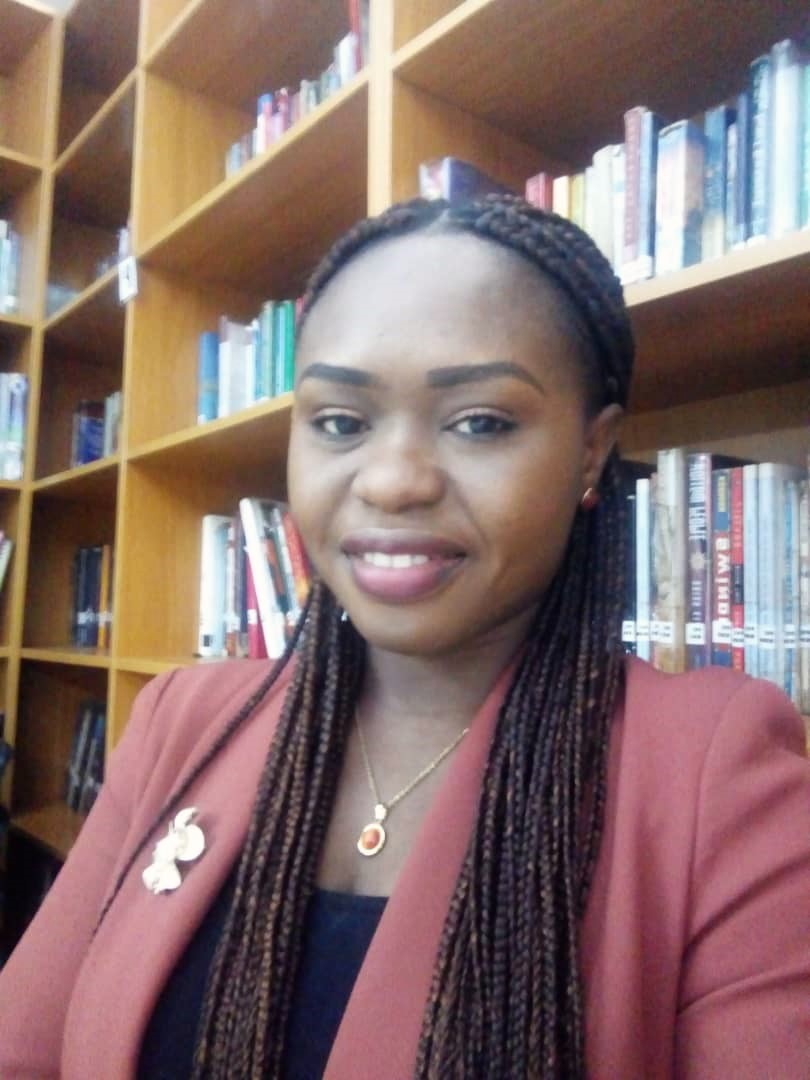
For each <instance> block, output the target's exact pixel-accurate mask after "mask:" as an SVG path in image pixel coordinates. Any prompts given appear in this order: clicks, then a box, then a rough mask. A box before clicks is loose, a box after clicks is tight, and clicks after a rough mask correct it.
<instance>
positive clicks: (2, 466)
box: [0, 371, 28, 480]
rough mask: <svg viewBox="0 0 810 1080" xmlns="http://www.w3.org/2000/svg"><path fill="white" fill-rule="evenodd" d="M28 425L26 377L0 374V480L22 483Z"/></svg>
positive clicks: (18, 373) (14, 374) (14, 372)
mask: <svg viewBox="0 0 810 1080" xmlns="http://www.w3.org/2000/svg"><path fill="white" fill-rule="evenodd" d="M27 422H28V376H27V375H23V374H22V372H19V371H10V372H8V371H5V372H2V373H0V479H2V480H22V477H23V469H24V466H25V435H26V427H27Z"/></svg>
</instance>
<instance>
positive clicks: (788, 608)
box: [782, 479, 801, 706]
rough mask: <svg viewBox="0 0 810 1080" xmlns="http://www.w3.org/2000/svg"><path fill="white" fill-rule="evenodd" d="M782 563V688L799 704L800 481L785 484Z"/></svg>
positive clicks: (791, 480)
mask: <svg viewBox="0 0 810 1080" xmlns="http://www.w3.org/2000/svg"><path fill="white" fill-rule="evenodd" d="M784 524H785V532H784V564H783V571H782V620H783V623H782V638H783V642H784V650H785V661H784V680H783V683H782V686H783V689H784V691H785V693H786V694H787V696H788V697H789V698H790V699H791V701H792V702H793V703H794V705H797V706H798V705H799V703H800V700H801V693H800V690H799V649H798V646H799V482H798V480H795V479H789V480H788V481H787V482H786V484H785V523H784Z"/></svg>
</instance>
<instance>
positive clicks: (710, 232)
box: [701, 104, 736, 260]
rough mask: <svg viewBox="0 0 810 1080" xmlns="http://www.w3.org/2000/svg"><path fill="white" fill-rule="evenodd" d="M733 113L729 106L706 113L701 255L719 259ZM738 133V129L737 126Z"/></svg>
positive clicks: (722, 246)
mask: <svg viewBox="0 0 810 1080" xmlns="http://www.w3.org/2000/svg"><path fill="white" fill-rule="evenodd" d="M733 117H734V114H733V112H732V110H731V109H730V108H729V107H728V105H725V104H723V105H717V106H715V107H714V108H712V109H707V110H706V112H705V113H704V116H703V137H704V144H705V161H704V169H703V235H702V237H701V258H702V259H704V260H706V259H717V258H719V257H720V256H721V255H722V254H723V253H724V252H725V250H726V193H727V188H728V184H727V173H726V168H727V143H728V129H729V125H730V124H731V123H732V121H733ZM735 134H736V129H735Z"/></svg>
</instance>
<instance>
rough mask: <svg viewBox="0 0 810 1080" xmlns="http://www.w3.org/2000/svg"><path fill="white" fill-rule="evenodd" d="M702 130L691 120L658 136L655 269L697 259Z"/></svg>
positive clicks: (663, 270)
mask: <svg viewBox="0 0 810 1080" xmlns="http://www.w3.org/2000/svg"><path fill="white" fill-rule="evenodd" d="M703 167H704V139H703V132H702V131H701V130H700V128H699V127H698V126H697V125H696V124H695V123H693V122H692V121H691V120H679V121H677V122H676V123H674V124H669V125H668V126H667V127H665V128H662V129H661V131H660V133H659V136H658V171H657V176H656V203H655V273H656V274H666V273H669V272H671V271H673V270H682V269H683V268H684V267H687V266H692V265H693V264H694V263H697V262H700V257H701V242H702V230H703Z"/></svg>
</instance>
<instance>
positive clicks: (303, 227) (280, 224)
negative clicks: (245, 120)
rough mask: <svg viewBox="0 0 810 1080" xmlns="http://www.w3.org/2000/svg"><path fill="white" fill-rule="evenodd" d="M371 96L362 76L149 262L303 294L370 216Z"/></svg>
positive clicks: (154, 247)
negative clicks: (345, 236)
mask: <svg viewBox="0 0 810 1080" xmlns="http://www.w3.org/2000/svg"><path fill="white" fill-rule="evenodd" d="M366 91H367V80H366V78H365V76H363V75H360V76H358V78H357V79H356V80H355V81H354V82H353V83H352V84H351V85H350V86H348V87H346V88H345V89H344V90H342V91H340V92H339V93H337V94H335V95H334V96H333V97H332V98H330V99H329V101H327V102H326V103H324V104H323V105H321V106H320V108H319V109H318V110H317V111H316V112H314V113H312V114H311V115H310V116H308V117H306V118H305V119H304V120H302V121H300V122H299V123H298V124H296V125H295V127H294V128H292V129H291V130H290V131H289V132H287V134H286V135H285V136H284V137H283V139H281V140H279V141H278V142H277V143H275V144H274V146H273V147H271V149H270V150H269V151H268V152H267V153H266V154H265V155H262V156H261V157H259V158H255V159H254V160H253V161H252V162H251V163H250V164H248V165H246V166H245V168H244V169H242V170H241V172H240V173H239V174H238V175H237V176H235V177H233V178H232V179H230V180H227V181H225V182H223V184H222V185H221V186H220V187H218V188H216V189H215V190H214V191H212V192H211V193H210V195H209V196H207V197H206V198H205V199H202V200H200V202H198V203H197V204H196V205H195V206H193V207H192V208H191V209H190V210H189V211H187V213H186V214H184V215H183V216H182V217H181V218H180V219H179V220H178V221H177V222H176V223H175V224H174V225H173V226H172V227H171V228H170V229H168V230H167V231H166V232H165V233H164V234H163V235H162V236H160V237H158V238H156V239H155V240H154V241H153V242H152V243H151V244H149V245H148V246H147V247H146V249H145V250H144V251H143V254H142V257H143V259H144V261H145V262H146V263H147V264H149V265H155V266H159V267H163V268H165V269H169V270H174V271H181V272H183V273H194V275H195V276H196V277H198V278H199V279H200V280H209V281H216V282H221V283H224V284H229V285H232V286H233V287H234V288H237V289H254V290H258V291H260V292H261V293H262V294H263V295H265V296H269V297H278V296H285V295H295V294H296V293H297V292H299V291H300V290H301V289H302V288H303V286H304V283H305V280H306V278H307V276H308V274H309V272H310V271H311V270H312V268H313V267H314V265H315V263H316V262H317V260H318V259H319V258H320V256H321V255H322V254H323V253H324V251H325V250H326V247H327V246H328V244H329V243H330V242H331V241H332V240H333V239H336V238H337V236H338V235H339V234H340V233H341V232H343V231H344V230H345V229H346V228H348V227H349V226H350V225H351V224H353V223H354V222H355V221H356V220H357V219H359V218H360V217H363V216H364V214H365V207H366V115H367V93H366ZM142 196H143V198H144V199H146V198H147V192H146V191H145V190H144V191H143V192H142Z"/></svg>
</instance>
